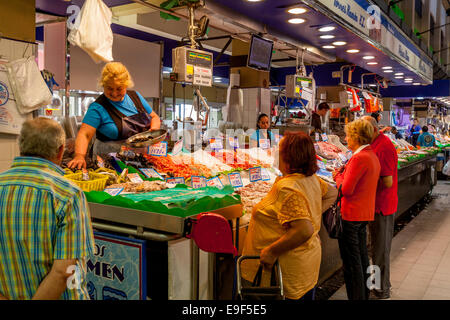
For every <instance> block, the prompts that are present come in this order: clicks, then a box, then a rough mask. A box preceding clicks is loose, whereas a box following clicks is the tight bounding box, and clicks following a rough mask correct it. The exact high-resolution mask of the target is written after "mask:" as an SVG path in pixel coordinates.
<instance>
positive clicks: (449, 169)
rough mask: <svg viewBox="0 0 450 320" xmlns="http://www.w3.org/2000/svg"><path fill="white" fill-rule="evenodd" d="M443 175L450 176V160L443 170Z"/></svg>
mask: <svg viewBox="0 0 450 320" xmlns="http://www.w3.org/2000/svg"><path fill="white" fill-rule="evenodd" d="M442 174H445V175H446V176H450V160H448V161H447V163H446V164H445V166H444V168H443V169H442Z"/></svg>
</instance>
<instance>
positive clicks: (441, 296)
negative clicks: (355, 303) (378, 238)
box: [330, 181, 450, 300]
mask: <svg viewBox="0 0 450 320" xmlns="http://www.w3.org/2000/svg"><path fill="white" fill-rule="evenodd" d="M433 195H435V196H437V198H436V199H434V200H433V201H432V202H431V203H430V204H429V205H428V206H427V208H426V209H424V210H423V211H422V212H421V213H420V214H419V215H418V216H417V217H416V218H414V219H413V220H412V221H411V222H410V223H408V224H407V225H406V227H405V228H404V229H403V230H401V231H400V232H399V233H398V234H397V235H396V236H395V237H394V239H393V242H392V252H391V284H392V296H391V300H450V181H438V184H437V185H436V186H435V187H434V189H433ZM330 300H347V294H346V292H345V286H343V287H341V288H340V289H339V290H338V291H337V292H336V293H335V294H334V295H333V296H332V297H331V298H330Z"/></svg>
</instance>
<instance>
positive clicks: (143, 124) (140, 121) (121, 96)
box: [68, 62, 161, 169]
mask: <svg viewBox="0 0 450 320" xmlns="http://www.w3.org/2000/svg"><path fill="white" fill-rule="evenodd" d="M100 85H101V86H102V87H103V94H102V95H101V96H99V97H98V98H97V100H95V102H93V103H91V105H90V106H89V109H88V111H87V112H86V115H85V116H84V118H83V123H82V125H81V127H80V131H79V132H78V135H77V138H76V140H75V157H74V158H73V160H72V161H70V162H69V163H68V167H69V168H78V169H81V168H86V154H87V152H88V146H89V142H90V141H91V139H92V138H93V137H94V136H96V140H95V142H94V146H93V148H94V155H95V154H106V153H110V152H119V151H120V147H121V145H122V144H123V140H126V139H127V138H129V137H131V136H132V135H135V134H137V133H140V132H144V131H148V130H157V129H159V128H160V125H161V120H160V119H159V117H158V115H157V114H156V113H155V112H154V111H153V110H152V108H151V107H150V105H149V104H148V103H147V101H145V99H144V98H143V97H142V96H141V94H139V93H138V92H136V91H127V89H128V88H130V87H132V86H133V80H132V79H131V76H130V73H129V72H128V70H127V68H126V67H125V66H124V65H123V64H122V63H120V62H110V63H107V64H106V65H105V67H104V68H103V70H102V74H101V79H100Z"/></svg>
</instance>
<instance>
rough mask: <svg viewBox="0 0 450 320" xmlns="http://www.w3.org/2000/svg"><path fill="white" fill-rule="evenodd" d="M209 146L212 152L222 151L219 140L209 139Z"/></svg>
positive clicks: (221, 144)
mask: <svg viewBox="0 0 450 320" xmlns="http://www.w3.org/2000/svg"><path fill="white" fill-rule="evenodd" d="M209 145H210V146H211V149H213V150H222V149H223V142H222V139H220V138H211V139H209Z"/></svg>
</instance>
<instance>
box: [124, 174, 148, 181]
mask: <svg viewBox="0 0 450 320" xmlns="http://www.w3.org/2000/svg"><path fill="white" fill-rule="evenodd" d="M127 177H128V179H130V181H131V182H132V183H142V182H144V180H142V178H141V177H140V176H139V174H138V173H129V174H127Z"/></svg>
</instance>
